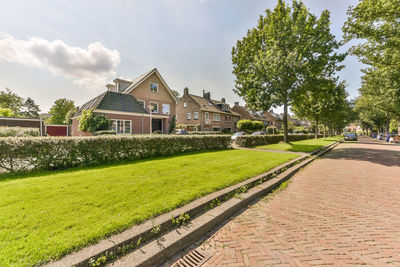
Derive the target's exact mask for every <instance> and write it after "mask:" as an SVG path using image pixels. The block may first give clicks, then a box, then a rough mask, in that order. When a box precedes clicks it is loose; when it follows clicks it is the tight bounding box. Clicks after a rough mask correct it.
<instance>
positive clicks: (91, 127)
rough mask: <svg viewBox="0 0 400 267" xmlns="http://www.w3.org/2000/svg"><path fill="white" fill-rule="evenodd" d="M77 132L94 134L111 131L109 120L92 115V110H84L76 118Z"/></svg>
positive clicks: (99, 115) (98, 115)
mask: <svg viewBox="0 0 400 267" xmlns="http://www.w3.org/2000/svg"><path fill="white" fill-rule="evenodd" d="M78 121H79V130H81V131H83V132H91V133H93V132H95V131H104V130H110V129H111V120H110V119H108V118H107V117H106V116H105V115H104V114H98V113H94V112H93V109H89V110H84V111H83V112H82V114H81V116H80V117H79V118H78Z"/></svg>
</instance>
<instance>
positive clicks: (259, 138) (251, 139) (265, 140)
mask: <svg viewBox="0 0 400 267" xmlns="http://www.w3.org/2000/svg"><path fill="white" fill-rule="evenodd" d="M314 137H315V136H314V135H313V134H312V135H311V134H310V135H308V134H294V135H289V142H293V141H300V140H305V139H312V138H314ZM320 137H323V135H320ZM281 141H282V142H283V135H256V136H251V135H242V136H239V137H238V138H237V139H236V144H237V145H238V146H240V147H252V146H262V145H269V144H277V143H279V142H281Z"/></svg>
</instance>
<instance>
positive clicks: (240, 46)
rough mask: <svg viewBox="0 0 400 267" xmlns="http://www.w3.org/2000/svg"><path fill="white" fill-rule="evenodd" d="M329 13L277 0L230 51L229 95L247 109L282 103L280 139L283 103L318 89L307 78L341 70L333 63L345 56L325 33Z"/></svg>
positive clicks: (285, 118)
mask: <svg viewBox="0 0 400 267" xmlns="http://www.w3.org/2000/svg"><path fill="white" fill-rule="evenodd" d="M329 16H330V15H329V12H328V11H327V10H324V11H323V12H322V13H321V16H320V17H319V18H317V17H316V16H315V15H313V14H311V13H310V12H309V11H308V9H307V8H306V7H305V5H304V4H303V3H302V2H298V1H296V0H295V1H293V4H292V7H290V6H288V5H287V4H286V3H285V2H284V1H283V0H279V1H278V5H277V6H276V7H275V9H274V10H269V9H267V10H266V11H265V15H264V16H261V17H260V19H259V20H258V25H257V26H256V27H255V28H253V29H250V30H249V31H248V32H247V34H246V36H245V37H243V39H242V40H239V41H238V42H237V44H236V46H235V47H234V48H233V49H232V63H233V73H234V74H235V76H236V80H235V83H236V86H235V87H236V88H235V89H234V91H235V93H237V94H238V95H239V96H241V97H242V98H243V99H244V100H245V101H246V103H247V104H248V106H249V107H250V108H251V109H252V110H256V111H257V110H268V109H269V108H270V107H271V106H273V107H276V106H281V105H283V107H284V115H283V125H284V140H285V142H287V141H288V138H287V134H288V129H287V128H288V127H287V114H288V106H289V105H292V104H294V103H295V102H296V101H297V100H298V95H301V94H304V93H305V92H307V91H310V90H311V91H312V90H317V89H318V87H316V86H307V85H310V84H311V83H312V81H314V80H318V79H320V78H322V77H323V76H326V77H330V76H331V75H333V74H334V73H335V72H336V71H338V70H340V69H341V68H342V66H338V65H337V63H338V62H341V61H343V60H344V57H345V55H344V54H337V53H335V50H336V49H338V48H339V46H340V43H339V42H337V41H336V40H335V37H334V36H333V35H332V34H331V33H330V29H329V24H330V20H329V19H330V18H329Z"/></svg>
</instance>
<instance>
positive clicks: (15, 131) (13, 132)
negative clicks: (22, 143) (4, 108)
mask: <svg viewBox="0 0 400 267" xmlns="http://www.w3.org/2000/svg"><path fill="white" fill-rule="evenodd" d="M39 135H40V130H39V129H38V128H25V127H0V137H27V136H39Z"/></svg>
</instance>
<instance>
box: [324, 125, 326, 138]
mask: <svg viewBox="0 0 400 267" xmlns="http://www.w3.org/2000/svg"><path fill="white" fill-rule="evenodd" d="M324 138H326V124H325V123H324Z"/></svg>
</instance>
